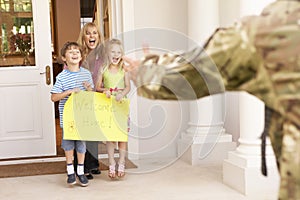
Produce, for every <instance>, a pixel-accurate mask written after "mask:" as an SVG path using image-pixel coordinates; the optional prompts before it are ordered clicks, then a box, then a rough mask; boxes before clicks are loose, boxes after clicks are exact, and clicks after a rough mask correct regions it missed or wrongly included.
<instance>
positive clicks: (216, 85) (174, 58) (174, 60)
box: [137, 25, 258, 100]
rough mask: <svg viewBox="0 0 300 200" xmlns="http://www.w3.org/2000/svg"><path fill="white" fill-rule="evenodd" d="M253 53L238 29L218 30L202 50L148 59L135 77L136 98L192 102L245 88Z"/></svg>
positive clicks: (254, 67)
mask: <svg viewBox="0 0 300 200" xmlns="http://www.w3.org/2000/svg"><path fill="white" fill-rule="evenodd" d="M254 53H255V49H254V48H253V46H252V45H251V43H250V42H249V39H248V37H247V35H246V32H244V31H243V30H242V29H241V28H240V27H239V26H238V25H236V26H234V27H231V28H227V29H218V30H216V32H215V33H214V34H213V35H212V37H211V38H210V39H209V40H208V41H207V43H206V44H205V46H204V47H203V48H202V47H197V48H195V49H193V50H191V51H189V52H187V53H184V54H171V53H169V54H164V55H160V56H159V55H149V56H147V57H146V58H145V59H144V60H143V61H142V64H141V66H140V69H139V72H138V75H137V87H138V94H139V95H140V96H144V97H146V98H150V99H181V100H187V99H196V98H200V97H203V96H206V95H210V94H216V93H221V92H224V91H225V89H226V90H232V89H234V90H239V89H241V88H245V87H246V85H247V84H249V83H248V82H249V81H250V80H251V79H252V78H253V77H254V76H255V74H256V71H257V67H258V65H256V63H255V62H256V60H255V59H254V58H253V55H254Z"/></svg>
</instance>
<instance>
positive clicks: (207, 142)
mask: <svg viewBox="0 0 300 200" xmlns="http://www.w3.org/2000/svg"><path fill="white" fill-rule="evenodd" d="M218 5H219V1H218V0H210V1H207V0H189V1H188V35H189V37H190V38H191V39H192V40H194V41H196V42H197V43H198V44H203V43H205V41H206V40H207V39H208V38H209V37H210V36H211V35H212V34H213V33H214V31H215V29H216V28H218V26H219V6H218ZM199 89H200V88H199ZM224 109H225V107H224V94H223V95H214V97H212V96H208V97H205V98H202V99H200V100H197V101H193V102H191V103H190V121H189V128H188V129H187V130H186V131H185V132H184V133H182V137H181V139H180V140H179V142H178V154H179V156H180V155H183V156H182V158H183V159H184V160H186V161H188V162H189V163H191V164H192V165H196V164H207V163H222V162H223V159H224V158H225V157H226V156H227V152H228V151H229V150H233V149H234V148H235V143H233V142H232V136H231V135H229V134H225V130H224V128H223V126H224Z"/></svg>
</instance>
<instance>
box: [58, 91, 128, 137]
mask: <svg viewBox="0 0 300 200" xmlns="http://www.w3.org/2000/svg"><path fill="white" fill-rule="evenodd" d="M128 115H129V100H128V99H123V100H122V101H120V102H117V101H116V100H115V97H114V96H112V97H111V98H107V97H106V96H105V95H104V94H102V93H98V92H87V91H81V92H79V93H73V94H72V95H71V96H70V97H69V99H68V100H67V102H66V104H65V107H64V112H63V128H64V139H65V140H86V141H124V142H125V141H127V140H128V132H127V129H128Z"/></svg>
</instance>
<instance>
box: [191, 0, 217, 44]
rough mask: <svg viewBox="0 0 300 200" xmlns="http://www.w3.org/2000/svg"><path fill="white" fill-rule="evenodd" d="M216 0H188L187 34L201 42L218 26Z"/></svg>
mask: <svg viewBox="0 0 300 200" xmlns="http://www.w3.org/2000/svg"><path fill="white" fill-rule="evenodd" d="M218 4H219V1H218V0H209V1H208V0H188V35H189V37H190V38H191V39H193V40H195V41H196V42H197V43H198V44H203V43H204V42H205V41H206V40H207V39H208V38H209V36H210V35H211V34H212V33H213V32H214V30H215V29H216V28H217V27H218V26H219V9H218Z"/></svg>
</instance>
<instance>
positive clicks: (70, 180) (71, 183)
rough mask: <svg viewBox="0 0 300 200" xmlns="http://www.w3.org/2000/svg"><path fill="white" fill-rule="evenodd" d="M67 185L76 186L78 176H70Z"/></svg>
mask: <svg viewBox="0 0 300 200" xmlns="http://www.w3.org/2000/svg"><path fill="white" fill-rule="evenodd" d="M67 183H68V184H69V185H74V184H75V183H76V176H75V174H68V179H67Z"/></svg>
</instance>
